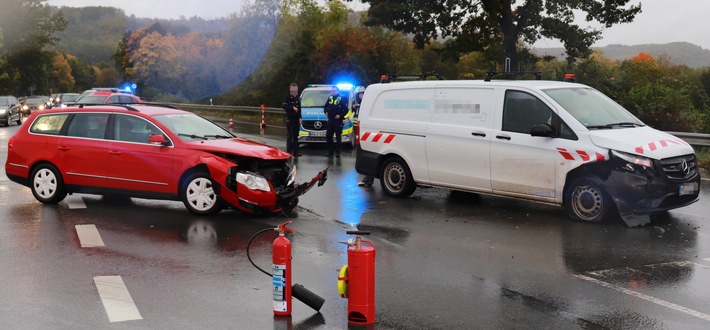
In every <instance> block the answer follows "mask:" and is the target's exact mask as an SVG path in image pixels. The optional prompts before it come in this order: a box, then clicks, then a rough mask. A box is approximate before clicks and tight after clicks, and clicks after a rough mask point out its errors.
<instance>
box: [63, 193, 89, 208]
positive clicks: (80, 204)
mask: <svg viewBox="0 0 710 330" xmlns="http://www.w3.org/2000/svg"><path fill="white" fill-rule="evenodd" d="M64 202H65V203H66V204H67V207H68V208H69V209H70V210H75V209H85V208H86V204H84V198H83V197H81V196H76V195H70V196H67V197H66V198H65V199H64Z"/></svg>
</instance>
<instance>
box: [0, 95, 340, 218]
mask: <svg viewBox="0 0 710 330" xmlns="http://www.w3.org/2000/svg"><path fill="white" fill-rule="evenodd" d="M5 171H6V173H7V176H8V177H9V178H10V179H11V180H12V181H14V182H17V183H20V184H23V185H25V186H28V187H30V189H32V194H33V195H34V196H35V198H36V199H37V200H38V201H40V202H42V203H57V202H59V201H61V200H63V199H64V197H65V196H66V194H67V193H75V192H76V193H90V194H105V195H106V194H123V195H128V196H132V197H140V198H155V199H168V200H181V201H182V202H183V203H184V204H185V207H187V209H188V210H190V211H191V212H193V213H195V214H198V215H207V214H215V213H217V212H219V211H220V210H221V209H222V208H224V207H232V208H236V209H239V210H242V211H246V212H255V213H276V212H282V211H283V212H289V211H290V210H291V209H293V208H294V207H295V206H296V204H297V203H298V197H299V196H300V195H302V194H304V193H305V192H306V191H308V190H309V189H310V188H311V187H313V186H314V185H315V184H316V183H317V184H318V185H319V186H320V185H322V184H323V183H324V182H325V180H326V177H327V168H326V169H325V170H323V171H322V172H319V173H318V174H317V175H316V176H315V177H314V178H313V179H312V180H311V181H310V182H307V183H303V184H296V183H295V182H294V180H295V174H296V166H295V165H294V163H293V157H292V156H291V155H290V154H288V153H286V152H284V151H281V150H279V149H277V148H274V147H271V146H268V145H264V144H261V143H257V142H253V141H249V140H245V139H242V138H238V137H236V136H234V135H233V134H232V133H230V132H229V131H226V130H225V129H223V128H222V127H220V126H218V125H216V124H214V123H213V122H211V121H209V120H207V119H205V118H202V117H200V116H198V115H195V114H193V113H190V112H186V111H182V110H179V109H176V108H172V107H169V106H158V105H144V104H133V105H93V106H79V107H70V108H65V109H61V110H57V111H52V112H45V111H38V112H35V113H32V115H31V117H30V118H29V119H28V120H26V121H25V123H24V125H23V126H22V127H21V128H20V130H19V131H18V132H17V133H16V134H15V135H14V136H13V137H12V138H11V139H10V140H9V142H8V155H7V163H6V164H5Z"/></svg>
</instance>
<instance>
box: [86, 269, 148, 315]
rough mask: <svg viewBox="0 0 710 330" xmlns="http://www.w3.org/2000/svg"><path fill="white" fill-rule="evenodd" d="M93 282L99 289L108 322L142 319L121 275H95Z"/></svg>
mask: <svg viewBox="0 0 710 330" xmlns="http://www.w3.org/2000/svg"><path fill="white" fill-rule="evenodd" d="M94 283H96V289H98V290H99V296H101V302H103V304H104V308H105V309H106V314H108V319H109V322H122V321H131V320H142V319H143V317H142V316H141V313H140V312H138V307H136V304H135V303H133V298H131V294H130V293H128V289H127V288H126V285H125V284H123V279H122V278H121V276H96V277H94Z"/></svg>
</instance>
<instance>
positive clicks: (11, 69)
mask: <svg viewBox="0 0 710 330" xmlns="http://www.w3.org/2000/svg"><path fill="white" fill-rule="evenodd" d="M45 2H46V1H45V0H4V1H3V3H2V10H0V31H2V36H3V39H2V42H1V43H0V91H3V90H4V91H6V92H11V93H24V92H25V90H27V88H29V87H34V88H33V89H32V91H34V90H39V91H43V92H49V82H48V80H49V69H50V68H51V66H52V59H53V54H52V53H49V52H47V51H45V50H44V47H45V46H48V45H53V44H55V43H56V42H57V38H56V37H55V36H54V33H55V32H57V31H61V30H63V29H64V28H65V27H66V24H67V22H66V20H64V17H63V15H62V13H61V12H59V13H55V14H53V13H52V12H51V7H50V6H49V5H47V4H45Z"/></svg>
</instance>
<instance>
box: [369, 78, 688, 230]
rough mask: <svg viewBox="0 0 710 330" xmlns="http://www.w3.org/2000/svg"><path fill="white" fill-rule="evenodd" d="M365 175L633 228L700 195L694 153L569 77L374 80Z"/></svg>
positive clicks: (390, 188)
mask: <svg viewBox="0 0 710 330" xmlns="http://www.w3.org/2000/svg"><path fill="white" fill-rule="evenodd" d="M359 125H360V138H359V145H358V150H357V151H358V152H357V158H356V165H355V166H356V170H357V171H358V172H359V173H361V174H366V175H372V176H374V177H376V178H379V179H380V182H381V186H382V189H383V190H384V191H385V192H386V193H387V194H389V195H391V196H396V197H405V196H409V195H411V194H412V193H413V192H414V190H415V189H416V188H417V186H431V187H442V188H449V189H454V190H461V191H469V192H475V193H481V194H489V195H495V196H504V197H511V198H517V199H523V200H528V201H534V202H540V203H545V204H552V205H560V206H564V207H565V208H566V209H567V212H568V214H569V216H570V217H571V218H572V219H575V220H581V221H588V222H599V221H601V220H604V219H605V218H608V217H609V216H611V215H612V214H614V213H616V212H618V214H619V215H620V216H621V218H622V219H623V220H624V221H625V222H626V223H627V224H628V225H629V226H637V225H643V224H646V223H648V222H649V221H650V218H649V215H650V214H653V213H657V212H662V211H666V210H670V209H674V208H678V207H683V206H686V205H689V204H691V203H694V202H696V201H698V195H699V184H700V174H699V171H698V167H697V161H696V157H695V154H694V151H693V148H692V147H691V146H690V145H689V144H688V143H686V142H685V141H683V140H681V139H679V138H677V137H675V136H673V135H670V134H667V133H664V132H661V131H658V130H655V129H653V128H651V127H649V126H647V125H645V124H644V123H643V122H641V121H640V120H639V119H638V118H636V117H634V116H633V115H632V114H631V113H629V112H628V111H627V110H625V109H624V108H622V107H621V106H620V105H619V104H617V103H615V102H614V101H613V100H611V99H610V98H608V97H607V96H605V95H603V94H602V93H601V92H599V91H597V90H595V89H593V88H591V87H589V86H585V85H582V84H578V83H573V82H561V81H542V80H529V81H509V80H502V81H496V80H492V81H490V80H487V81H410V82H400V83H380V84H374V85H370V86H368V88H367V90H366V92H365V96H364V98H363V104H362V106H361V109H360V114H359Z"/></svg>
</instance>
